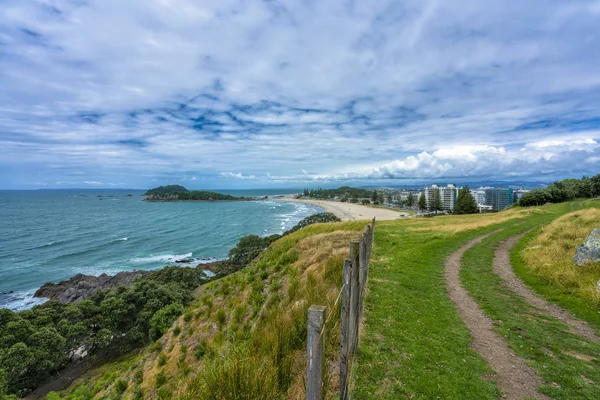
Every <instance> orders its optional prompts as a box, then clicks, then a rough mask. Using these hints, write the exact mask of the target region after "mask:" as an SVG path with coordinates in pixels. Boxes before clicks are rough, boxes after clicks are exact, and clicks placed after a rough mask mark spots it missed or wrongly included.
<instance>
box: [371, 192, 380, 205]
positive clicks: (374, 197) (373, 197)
mask: <svg viewBox="0 0 600 400" xmlns="http://www.w3.org/2000/svg"><path fill="white" fill-rule="evenodd" d="M378 199H379V196H378V195H377V190H373V194H372V195H371V201H372V202H373V203H375V202H376V201H377V200H378Z"/></svg>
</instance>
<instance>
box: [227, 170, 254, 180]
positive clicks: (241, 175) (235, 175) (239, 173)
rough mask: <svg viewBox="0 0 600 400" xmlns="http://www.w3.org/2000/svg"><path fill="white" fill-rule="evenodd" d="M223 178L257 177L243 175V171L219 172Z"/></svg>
mask: <svg viewBox="0 0 600 400" xmlns="http://www.w3.org/2000/svg"><path fill="white" fill-rule="evenodd" d="M219 175H220V176H222V177H223V178H233V179H256V176H254V175H243V174H242V173H241V172H238V173H237V174H234V173H233V172H221V173H220V174H219Z"/></svg>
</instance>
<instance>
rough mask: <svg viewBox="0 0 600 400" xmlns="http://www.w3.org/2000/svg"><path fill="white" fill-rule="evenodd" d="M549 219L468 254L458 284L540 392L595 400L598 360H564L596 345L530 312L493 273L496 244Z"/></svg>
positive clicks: (599, 393) (509, 230)
mask: <svg viewBox="0 0 600 400" xmlns="http://www.w3.org/2000/svg"><path fill="white" fill-rule="evenodd" d="M548 219H549V216H542V217H537V218H531V219H529V220H527V222H525V223H523V224H520V225H513V226H509V227H506V228H505V229H504V230H503V231H502V232H500V233H497V234H494V235H492V236H490V237H489V238H487V239H485V240H484V241H483V242H482V243H481V244H479V245H477V246H474V247H473V248H471V249H470V250H469V251H467V252H466V253H465V255H464V257H463V267H462V270H461V278H462V281H463V285H464V286H465V288H466V289H467V290H468V291H469V294H470V295H471V297H473V299H474V300H475V301H476V302H477V304H478V305H479V307H480V308H481V309H482V310H483V311H484V313H485V314H486V315H487V316H488V317H489V318H490V319H491V320H492V321H493V323H494V330H495V331H496V332H497V333H499V334H500V335H501V336H502V337H503V338H504V339H505V340H506V342H507V344H508V346H509V347H510V348H511V349H512V350H514V352H515V353H516V354H518V355H519V356H521V357H522V358H524V359H525V360H528V364H530V365H531V366H532V367H533V368H534V369H535V370H536V371H537V373H538V375H539V376H540V377H541V378H542V379H543V381H544V382H545V383H544V385H542V386H541V387H540V388H539V391H540V392H542V393H544V394H546V395H548V396H550V397H552V398H555V399H592V398H600V386H598V385H599V384H600V368H599V367H600V361H599V360H597V359H595V360H591V361H589V360H588V361H586V360H583V359H579V358H576V357H574V356H572V355H568V353H576V354H578V355H579V357H582V355H583V356H590V357H597V356H598V354H600V344H598V343H595V342H591V341H588V340H585V339H583V338H581V337H579V336H577V335H575V334H572V333H570V332H569V329H568V327H567V326H566V325H564V324H562V323H561V322H559V321H557V320H555V319H554V318H549V317H546V316H541V315H539V314H536V313H535V312H533V309H532V307H531V306H530V305H529V304H528V303H527V302H526V301H525V300H524V299H523V298H521V297H519V296H518V295H516V294H515V293H513V292H512V291H511V290H509V289H508V288H506V287H505V286H503V285H502V279H501V278H500V277H498V276H497V275H495V274H494V273H493V271H492V261H493V258H494V250H495V248H496V247H497V246H498V244H499V243H500V242H501V241H503V240H506V239H507V238H509V237H510V236H512V235H516V234H519V233H521V232H524V231H526V230H528V229H531V228H532V227H535V226H536V225H539V224H541V223H544V222H547V221H548ZM582 358H584V357H582Z"/></svg>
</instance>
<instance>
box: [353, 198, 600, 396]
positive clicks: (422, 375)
mask: <svg viewBox="0 0 600 400" xmlns="http://www.w3.org/2000/svg"><path fill="white" fill-rule="evenodd" d="M585 205H588V206H589V205H590V203H586V204H585ZM581 207H582V204H581V203H579V202H573V203H564V204H556V205H550V206H543V207H536V208H513V209H510V210H507V211H505V212H500V213H496V214H485V215H465V216H442V217H435V218H432V219H424V220H402V221H389V222H388V221H385V222H380V223H378V225H377V230H376V232H375V248H374V252H373V258H372V264H371V269H370V275H369V279H370V280H369V287H368V290H369V294H368V296H367V299H366V306H365V307H366V311H365V321H364V329H363V332H362V336H361V343H360V346H359V353H358V365H357V366H356V368H355V370H354V378H353V382H352V384H353V387H354V394H355V396H356V398H361V399H363V398H364V399H370V398H377V399H398V398H427V399H429V398H442V399H453V398H472V399H496V398H499V397H500V396H501V392H500V390H499V389H498V387H497V386H496V385H495V383H494V381H493V371H492V370H491V368H490V367H489V366H488V365H487V363H486V362H485V360H484V359H483V358H482V357H481V356H480V355H479V354H478V353H476V352H475V351H474V350H472V349H471V340H472V338H471V335H470V332H469V330H468V329H467V327H466V326H465V324H464V323H463V321H462V320H461V318H460V317H459V315H458V314H457V312H456V307H455V305H454V304H453V303H452V302H450V300H449V299H448V296H447V292H446V285H445V280H444V273H443V272H444V261H445V259H446V258H447V257H448V256H449V255H450V254H451V253H452V252H454V251H456V250H457V249H458V248H459V247H460V246H461V245H462V244H464V243H466V242H467V241H469V240H471V239H473V238H475V237H478V236H480V235H482V234H484V233H488V232H493V231H496V230H498V229H503V230H504V232H505V233H504V234H503V236H498V235H499V234H496V235H494V236H492V237H491V238H490V240H488V241H486V242H485V243H484V246H482V247H478V248H477V249H475V250H473V251H471V252H470V253H469V255H468V259H467V257H465V261H464V263H465V264H464V266H463V268H465V269H467V268H468V271H469V274H468V275H467V276H466V277H465V280H466V281H465V285H468V287H469V289H470V290H471V292H472V295H473V296H475V298H476V299H482V298H486V297H487V296H488V295H489V297H492V300H490V302H491V303H492V304H494V305H495V306H498V307H496V308H494V310H496V311H497V312H498V313H499V314H492V313H491V310H492V307H491V306H489V307H488V306H486V305H485V304H484V303H481V305H480V307H482V308H483V309H484V311H486V312H490V317H491V318H492V319H494V318H496V319H497V320H495V322H496V323H498V324H502V321H508V320H510V317H511V316H510V315H508V314H507V313H509V312H512V310H513V308H511V307H508V305H509V304H508V303H507V302H506V299H505V302H504V303H503V302H502V301H500V300H498V301H497V302H496V300H493V299H498V298H497V297H493V295H494V293H496V292H495V291H493V289H494V288H497V287H498V286H501V285H500V284H499V282H498V280H490V279H489V275H488V272H489V270H488V268H490V269H491V261H490V258H489V257H490V254H493V252H492V253H490V251H491V250H490V249H491V248H493V246H495V245H497V243H498V241H499V240H500V239H501V238H503V237H506V235H509V234H516V233H518V232H524V231H527V230H530V229H532V228H533V229H534V231H532V235H534V236H535V235H536V234H535V232H538V233H539V227H541V226H545V225H546V224H548V223H550V222H552V221H553V220H555V219H556V218H559V217H561V216H562V215H564V214H566V213H568V212H569V211H576V210H578V209H580V208H581ZM564 218H566V217H564ZM592 219H594V218H592V217H590V220H589V221H588V222H587V223H588V224H592V223H594V222H591V220H592ZM598 222H599V221H598V219H597V218H596V219H595V223H598ZM557 223H559V224H560V220H559V221H557ZM551 226H552V225H550V226H549V227H548V228H550V227H551ZM586 226H587V225H586ZM583 231H584V229H582V230H581V231H580V233H578V234H575V235H574V236H573V237H571V239H570V240H571V242H570V244H569V246H566V247H564V246H563V245H564V244H563V243H561V244H558V245H557V246H558V247H560V246H563V247H561V249H562V250H561V251H562V252H563V253H564V254H563V255H561V257H560V258H558V257H554V258H556V260H554V261H556V263H559V262H562V261H565V262H566V260H568V255H569V254H570V252H571V250H573V246H574V245H575V243H576V242H577V241H578V240H581V241H583V238H582V237H581V236H582V235H581V232H583ZM539 240H543V238H540V239H539ZM490 246H491V247H490ZM528 246H529V245H528ZM571 255H572V254H571ZM561 260H562V261H561ZM525 274H526V275H528V276H530V277H531V274H530V273H528V272H526V273H525ZM584 275H585V274H584ZM596 276H597V278H595V279H596V280H597V279H600V276H598V272H596ZM589 280H590V279H587V278H586V282H587V281H589ZM548 282H549V281H548V279H546V280H545V283H544V284H545V285H546V287H551V286H549V285H548ZM588 289H589V285H588ZM561 293H562V294H563V297H565V294H564V292H561ZM568 297H570V298H572V296H570V295H569V296H568ZM478 301H479V300H478ZM511 301H515V302H516V301H517V300H514V299H513V300H511ZM515 304H516V303H515ZM579 304H580V305H581V302H580V303H579ZM582 307H583V306H582ZM586 307H587V308H586V309H587V310H588V312H589V314H591V313H592V312H594V313H596V315H598V308H597V307H594V306H592V305H591V303H589V302H588V304H587V305H586ZM517 309H518V306H517ZM517 313H518V312H517ZM520 323H525V322H524V321H523V319H520V320H519V323H517V326H518V325H519V324H520ZM554 324H556V323H555V322H554ZM507 326H511V325H508V324H507ZM512 326H513V328H514V327H515V325H512ZM524 326H526V325H524ZM536 326H538V327H539V326H543V325H536ZM521 328H522V327H521ZM499 329H500V328H499ZM546 329H548V328H547V327H546ZM500 332H503V333H505V334H506V329H505V330H501V329H500ZM535 332H536V335H538V337H537V338H536V339H538V338H541V335H543V333H542V332H541V331H540V330H539V329H537V328H536V330H535ZM519 335H521V336H527V332H526V331H522V330H519V329H515V330H514V331H513V338H516V339H515V340H514V341H509V344H510V345H511V346H520V345H523V342H518V341H517V339H519ZM556 335H557V336H556V337H557V338H560V337H562V336H561V334H560V333H557V334H556ZM557 340H558V339H557ZM569 340H571V342H569V343H563V348H564V349H566V348H574V349H576V350H577V351H578V352H579V353H581V354H587V353H589V351H591V350H593V349H595V347H594V348H592V347H588V348H587V350H586V351H585V352H584V351H583V349H582V348H581V347H582V346H584V347H585V346H586V345H579V346H578V345H577V343H579V341H577V340H575V339H572V338H571V339H569ZM573 341H575V342H577V343H574V342H573ZM542 342H543V341H537V340H534V341H533V342H528V343H530V344H531V345H532V346H533V345H534V344H535V346H537V348H538V350H539V351H543V350H541V349H539V345H540V343H542ZM544 343H549V342H548V341H547V342H544ZM553 343H556V342H553ZM525 356H526V357H527V354H525ZM557 360H558V358H557ZM540 362H541V361H540ZM556 362H557V363H559V362H560V361H556ZM575 364H576V362H571V363H570V364H568V365H570V366H573V365H575ZM536 365H537V364H536ZM539 365H540V368H543V365H547V364H543V363H541V364H539ZM591 365H592V364H589V365H588V366H582V365H579V364H578V365H577V367H574V368H571V369H569V368H558V367H557V368H556V369H553V374H554V375H549V374H545V375H543V376H544V378H548V379H551V377H556V376H560V375H561V374H562V376H563V378H562V381H563V382H575V383H573V384H571V385H570V386H569V385H567V384H566V383H565V387H567V388H569V391H566V392H565V393H569V394H570V395H573V394H574V393H576V392H577V390H578V388H579V389H580V387H579V386H578V385H580V384H581V382H583V381H585V379H590V378H588V376H592V377H593V378H594V379H595V378H596V375H595V374H592V375H590V374H586V375H584V376H586V378H585V379H584V378H581V376H580V375H581V371H582V368H583V369H585V368H589V367H590V366H591ZM557 371H559V372H557ZM578 374H580V375H578ZM596 384H597V382H596ZM588 389H589V388H588ZM594 390H595V389H593V390H592V392H593V391H594ZM592 392H586V393H588V394H589V393H592ZM552 393H554V392H552ZM596 394H597V393H596Z"/></svg>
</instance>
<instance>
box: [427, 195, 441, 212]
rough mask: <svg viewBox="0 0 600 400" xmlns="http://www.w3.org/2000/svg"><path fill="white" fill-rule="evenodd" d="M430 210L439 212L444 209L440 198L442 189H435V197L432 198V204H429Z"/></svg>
mask: <svg viewBox="0 0 600 400" xmlns="http://www.w3.org/2000/svg"><path fill="white" fill-rule="evenodd" d="M429 211H435V213H436V214H437V212H438V211H442V199H441V198H440V191H439V190H434V191H433V199H432V200H431V204H429Z"/></svg>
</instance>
